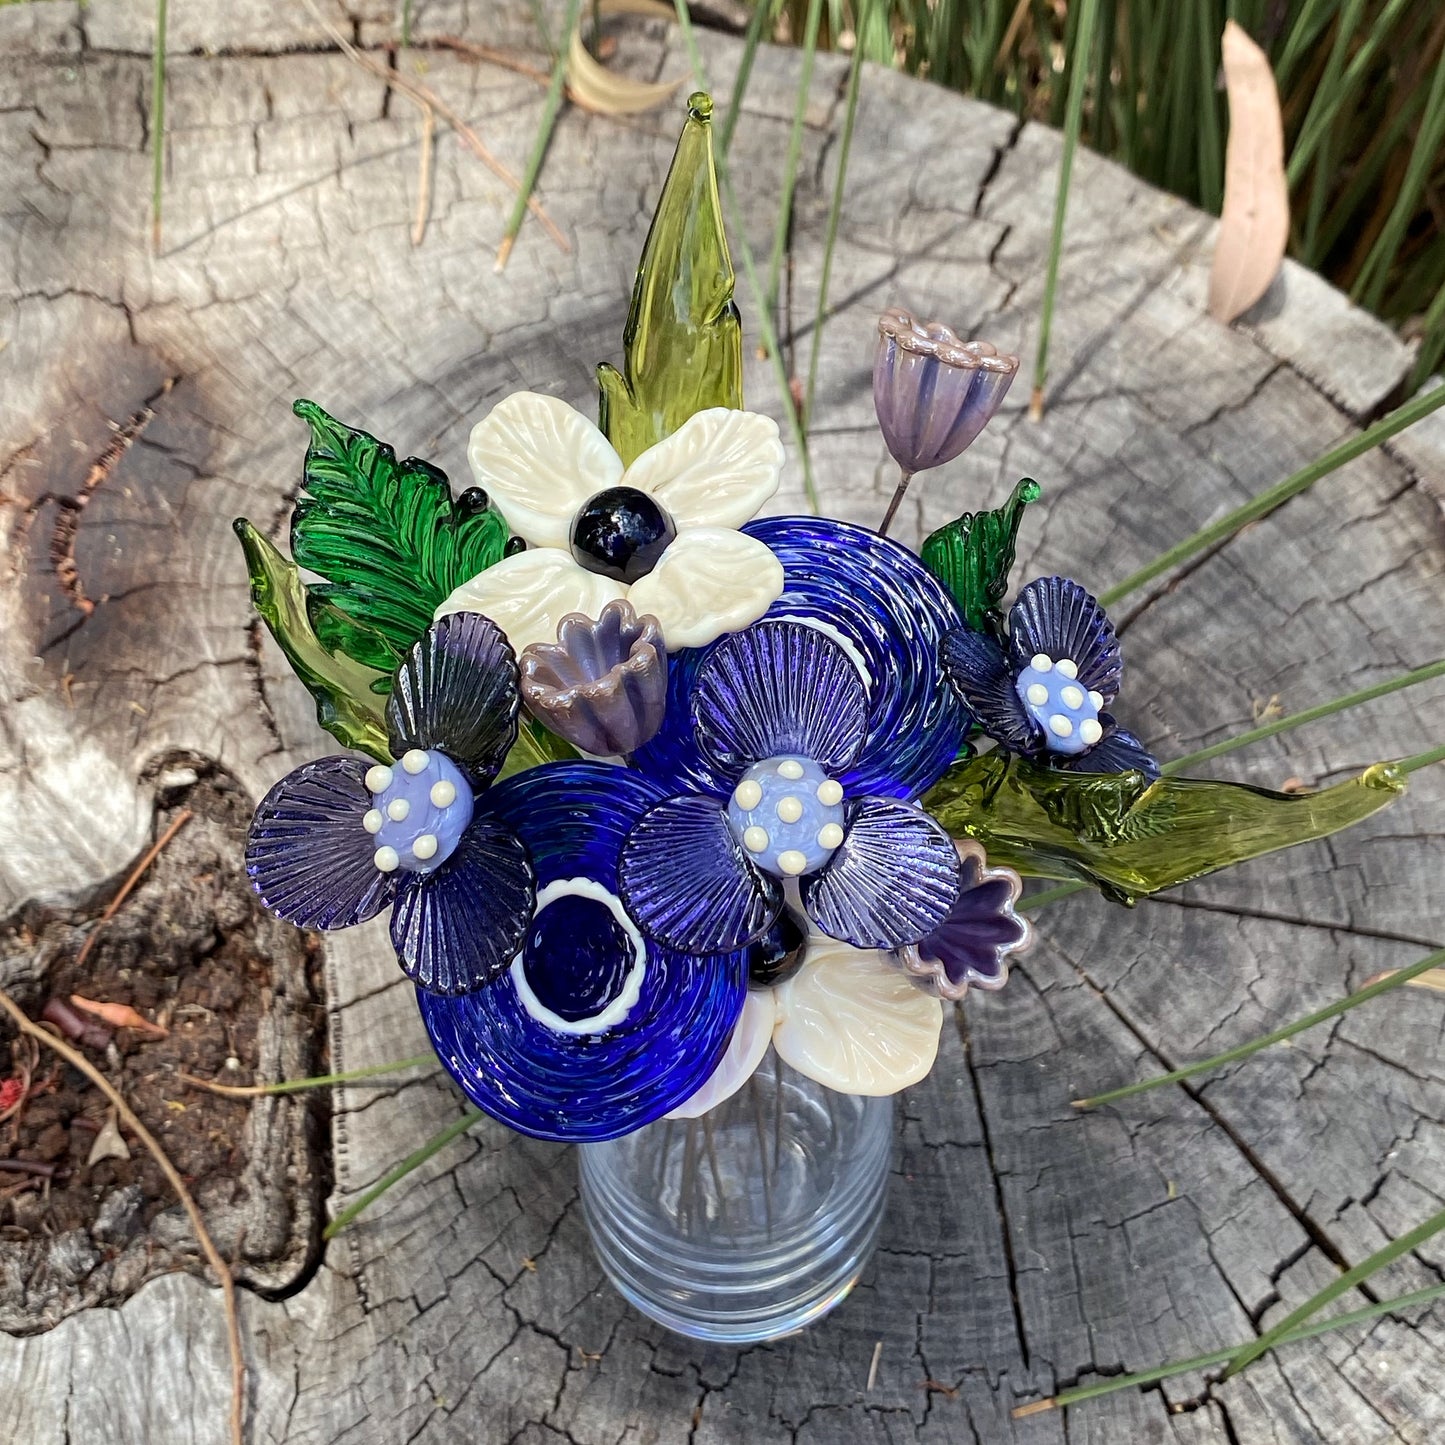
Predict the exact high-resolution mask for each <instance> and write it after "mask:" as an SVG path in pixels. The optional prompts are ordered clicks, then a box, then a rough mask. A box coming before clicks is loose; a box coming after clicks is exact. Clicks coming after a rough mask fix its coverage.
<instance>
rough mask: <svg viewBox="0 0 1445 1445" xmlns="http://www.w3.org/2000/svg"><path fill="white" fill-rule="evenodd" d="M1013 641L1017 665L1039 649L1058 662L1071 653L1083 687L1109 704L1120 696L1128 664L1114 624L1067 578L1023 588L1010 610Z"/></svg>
mask: <svg viewBox="0 0 1445 1445" xmlns="http://www.w3.org/2000/svg"><path fill="white" fill-rule="evenodd" d="M1009 643H1010V646H1011V648H1012V650H1013V660H1014V666H1015V668H1021V667H1023V666H1025V664H1027V662H1028V660H1029V659H1030V658H1031V657H1033V656H1034V655H1035V654H1036V653H1040V652H1042V653H1044V654H1046V655H1047V656H1048V657H1050V658H1052V659H1053V660H1054V661H1055V662H1058V661H1059V659H1060V658H1065V657H1067V658H1071V659H1072V660H1073V661H1074V662H1075V663H1076V664H1077V666H1078V669H1079V673H1078V681H1079V686H1080V687H1083V688H1086V689H1088V690H1089V691H1091V692H1097V693H1102V694H1103V698H1104V705H1105V706H1106V707H1107V706H1108V704H1109V703H1111V702H1113V700H1114V699H1115V698H1116V697H1117V696H1118V695H1119V677H1120V675H1121V673H1122V672H1123V669H1124V663H1123V659H1122V658H1121V657H1120V655H1119V639H1118V638H1117V637H1115V636H1114V625H1113V623H1111V622H1110V621H1109V619H1108V617H1107V616H1105V614H1104V609H1103V608H1102V607H1100V606H1099V604H1098V601H1097V600H1096V599H1095V598H1094V597H1093V596H1092V595H1091V594H1090V593H1088V592H1086V591H1085V590H1084V589H1083V588H1082V587H1080V586H1079V584H1078V583H1077V582H1074V581H1072V580H1071V579H1070V578H1068V577H1040V578H1038V579H1037V580H1036V581H1033V582H1030V583H1029V585H1028V586H1027V587H1024V588H1022V589H1021V590H1020V592H1019V595H1018V600H1017V601H1016V602H1015V603H1014V605H1013V608H1012V609H1011V610H1010V612H1009Z"/></svg>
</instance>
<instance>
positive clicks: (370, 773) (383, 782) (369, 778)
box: [365, 763, 392, 793]
mask: <svg viewBox="0 0 1445 1445" xmlns="http://www.w3.org/2000/svg"><path fill="white" fill-rule="evenodd" d="M391 778H392V772H391V769H390V768H389V767H387V766H386V764H385V763H377V765H376V766H375V767H374V768H368V769H367V770H366V779H365V781H366V791H367V792H368V793H384V792H385V791H386V790H387V789H388V788H389V787H390V786H391Z"/></svg>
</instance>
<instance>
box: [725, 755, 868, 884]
mask: <svg viewBox="0 0 1445 1445" xmlns="http://www.w3.org/2000/svg"><path fill="white" fill-rule="evenodd" d="M727 819H728V826H729V827H730V828H731V829H732V832H733V837H735V838H736V839H737V840H738V842H739V843H741V844H742V846H743V849H744V850H745V852H746V853H747V856H748V857H749V858H750V859H751V860H752V861H753V862H754V863H756V864H757V865H758V867H759V868H761V869H763V870H764V871H765V872H767V873H771V874H773V875H774V876H775V877H777V878H797V877H799V876H801V875H802V874H805V873H815V872H817V870H818V869H819V868H821V867H822V866H823V865H824V864H825V863H826V862H827V861H828V860H829V859H830V858H831V857H832V856H833V854H834V852H835V851H836V850H837V848H838V845H839V844H840V843H842V841H843V821H844V813H843V785H842V784H841V783H840V782H838V781H837V779H836V778H830V777H829V776H828V775H827V773H825V772H824V771H823V769H822V768H820V767H819V766H818V764H817V763H815V762H813V761H812V759H811V758H801V757H779V758H769V759H768V760H767V761H766V762H761V763H754V764H753V766H752V767H750V768H749V769H748V770H747V772H745V773H744V774H743V775H742V778H741V779H740V780H739V782H738V785H737V787H735V788H734V789H733V795H732V797H731V798H730V799H729V800H728V807H727Z"/></svg>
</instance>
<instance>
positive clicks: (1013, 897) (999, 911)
mask: <svg viewBox="0 0 1445 1445" xmlns="http://www.w3.org/2000/svg"><path fill="white" fill-rule="evenodd" d="M956 846H957V848H958V856H959V858H960V860H961V861H962V863H963V884H962V887H961V888H960V889H959V893H958V898H957V899H956V900H955V902H954V905H953V907H952V908H951V909H950V910H949V914H948V917H947V918H945V919H944V920H943V922H942V923H941V924H939V926H938V927H937V928H936V929H934V931H933V932H932V933H930V934H929V935H928V937H927V938H924V939H920V940H919V942H917V943H915V944H910V945H909V946H908V947H906V948H901V949H899V950H898V951H897V952H896V953H895V954H894V955H893V956H894V958H895V959H896V960H897V961H898V964H899V966H900V967H901V968H902V969H903V970H904V972H905V973H907V974H908V975H909V976H910V977H911V978H912V979H913V981H914V982H915V983H916V984H918V986H919V987H920V988H922V989H924V990H925V992H927V993H931V994H933V995H934V996H935V997H937V998H946V999H959V998H962V997H963V996H964V994H966V993H967V992H968V989H969V985H970V984H972V985H973V986H974V987H975V988H987V989H996V988H1002V987H1003V986H1004V984H1005V983H1007V982H1008V973H1009V960H1010V957H1011V955H1013V954H1016V953H1023V952H1024V951H1025V950H1026V949H1027V948H1028V946H1029V945H1030V944H1031V943H1032V942H1033V929H1032V928H1031V927H1030V925H1029V922H1028V920H1027V919H1026V918H1020V917H1019V915H1018V914H1017V913H1016V912H1015V911H1014V908H1015V905H1016V904H1017V902H1018V898H1019V894H1020V893H1021V892H1022V891H1023V879H1021V878H1020V877H1019V875H1018V874H1017V873H1015V872H1014V871H1013V869H1012V868H990V867H989V866H988V860H987V859H986V858H985V857H984V852H983V846H982V845H981V844H980V843H977V842H975V841H974V840H973V839H972V838H963V839H960V840H958V842H957V844H956Z"/></svg>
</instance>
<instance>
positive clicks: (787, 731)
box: [621, 619, 960, 953]
mask: <svg viewBox="0 0 1445 1445" xmlns="http://www.w3.org/2000/svg"><path fill="white" fill-rule="evenodd" d="M868 693H869V685H868V684H867V683H865V681H864V679H863V677H862V675H861V673H860V671H859V669H858V667H857V665H856V663H855V662H854V660H853V659H852V658H850V656H849V655H848V652H847V651H846V649H845V648H844V646H843V645H842V644H841V643H840V642H837V641H834V640H833V638H831V637H830V636H828V635H827V634H826V633H824V632H820V631H819V630H818V629H817V628H816V627H814V626H811V625H809V624H808V623H806V622H803V621H784V620H781V619H779V620H772V621H769V620H767V619H764V620H763V621H761V622H755V623H753V624H752V626H750V627H746V628H744V629H743V630H742V631H740V632H734V633H731V634H730V635H729V636H727V637H724V638H721V639H720V640H719V641H718V642H716V643H714V644H713V645H712V646H711V647H709V648H708V649H707V652H706V655H705V656H704V658H703V660H702V662H701V663H700V664H699V666H698V667H697V670H696V674H695V676H694V679H693V686H692V690H691V693H690V695H689V696H688V698H687V706H688V707H689V709H690V712H691V719H692V734H693V739H694V742H695V745H696V747H697V749H698V751H699V753H700V754H701V755H702V758H703V760H704V762H705V764H706V769H707V776H708V777H709V778H712V779H717V780H718V782H717V783H715V784H713V785H712V786H710V787H707V788H704V789H703V790H701V791H698V792H692V793H688V794H686V795H684V796H681V797H674V798H669V799H668V800H667V801H666V802H663V803H660V804H659V805H658V806H657V807H655V808H652V809H651V810H650V811H649V812H648V813H647V815H646V816H645V817H644V818H643V819H642V820H641V822H639V823H638V825H637V826H636V827H635V828H634V829H633V830H632V832H631V833H630V834H629V836H628V839H627V843H626V845H625V847H624V848H623V850H622V866H621V882H622V898H623V901H624V903H625V904H626V907H627V911H628V913H629V914H631V916H632V917H633V919H634V920H636V922H637V924H638V926H639V927H640V928H641V929H642V930H643V932H644V933H646V934H647V935H648V936H649V937H651V938H655V939H657V940H659V941H660V942H662V943H664V944H665V945H667V946H668V947H669V948H676V949H680V950H682V951H684V952H695V953H710V952H714V951H717V950H724V949H735V948H741V947H742V946H743V945H745V944H747V943H749V942H751V941H752V940H753V939H755V938H758V937H760V936H761V935H762V934H763V933H764V932H765V931H766V930H767V929H768V928H769V927H770V926H771V925H772V923H773V921H774V920H775V919H776V918H777V916H778V914H779V912H780V910H781V908H782V905H783V896H784V895H783V882H784V880H786V879H793V878H795V879H797V882H798V892H799V895H800V897H801V900H802V904H803V908H804V910H805V911H806V912H807V914H808V916H809V917H810V918H811V919H812V920H813V922H814V923H815V924H816V925H817V926H818V927H819V928H820V929H822V930H823V932H825V933H827V934H830V935H831V936H832V937H834V938H840V939H843V940H844V941H846V942H848V943H851V944H853V945H854V946H855V947H857V948H898V947H901V946H902V945H904V944H908V943H916V942H918V940H919V939H921V938H923V937H925V936H926V935H927V934H929V933H931V932H932V931H933V930H934V929H935V928H937V927H938V925H939V924H941V923H942V922H943V921H944V919H945V918H946V917H947V916H948V911H949V909H950V907H951V906H952V905H953V903H954V900H955V898H956V896H957V893H958V886H959V877H960V869H959V859H958V855H957V853H956V852H955V851H954V846H953V842H952V840H951V839H950V838H949V836H948V834H947V833H946V832H945V831H944V830H943V828H941V827H940V826H939V825H938V824H937V823H936V822H935V821H934V820H933V819H932V818H931V817H930V816H929V815H928V814H927V813H925V812H924V811H923V810H922V809H921V808H919V807H918V806H917V805H916V804H914V803H912V802H910V801H907V800H906V799H901V798H895V797H888V796H886V795H882V794H876V793H862V794H859V793H857V792H855V791H853V790H852V789H850V788H849V787H848V786H847V782H846V779H847V777H848V776H849V771H850V769H853V768H854V766H855V764H856V763H857V761H858V758H859V755H860V753H861V752H862V750H863V748H864V747H865V746H866V745H867V741H868V723H869V716H868V712H869V708H868V703H869V698H868Z"/></svg>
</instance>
